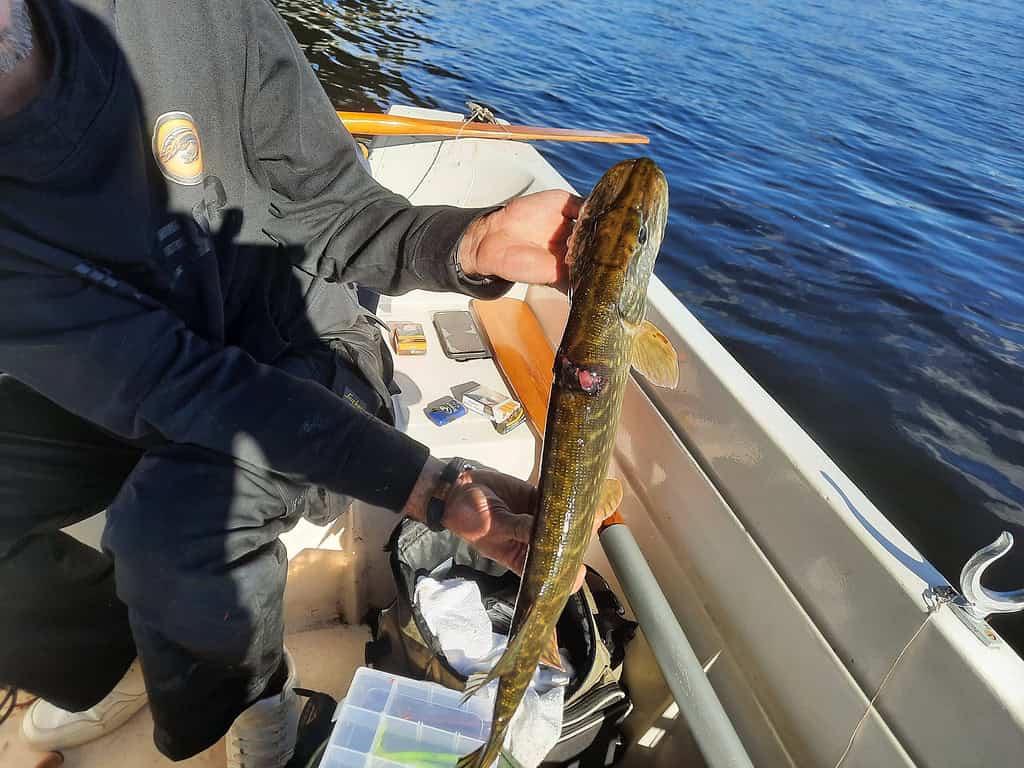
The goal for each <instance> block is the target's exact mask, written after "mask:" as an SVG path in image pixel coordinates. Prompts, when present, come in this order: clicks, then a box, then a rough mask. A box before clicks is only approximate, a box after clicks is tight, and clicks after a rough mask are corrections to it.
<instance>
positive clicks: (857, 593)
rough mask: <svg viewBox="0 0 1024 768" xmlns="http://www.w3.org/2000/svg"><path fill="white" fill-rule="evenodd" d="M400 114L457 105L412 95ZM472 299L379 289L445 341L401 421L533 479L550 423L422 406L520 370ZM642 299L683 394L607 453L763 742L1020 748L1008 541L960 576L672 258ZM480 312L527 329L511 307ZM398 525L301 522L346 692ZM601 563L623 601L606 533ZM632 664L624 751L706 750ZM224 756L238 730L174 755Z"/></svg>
mask: <svg viewBox="0 0 1024 768" xmlns="http://www.w3.org/2000/svg"><path fill="white" fill-rule="evenodd" d="M391 112H392V113H393V114H396V115H407V116H412V117H424V118H431V119H439V120H462V119H463V116H462V115H460V114H456V113H449V112H443V111H439V110H425V109H418V108H411V107H401V106H394V107H392V109H391ZM369 150H370V151H369V153H368V157H367V163H368V166H369V168H370V170H371V171H372V173H373V175H374V176H375V177H376V178H377V180H378V181H379V182H380V183H382V184H383V185H384V186H386V187H388V188H390V189H392V190H394V191H396V192H399V193H401V194H403V195H405V196H406V197H408V198H409V199H410V200H411V201H412V202H413V203H417V204H440V203H443V204H452V205H459V206H484V205H492V204H497V203H501V202H504V201H507V200H508V199H510V198H513V197H515V196H517V195H523V194H527V193H531V192H536V191H540V190H544V189H553V188H559V189H568V190H571V191H576V190H572V187H571V186H570V185H569V184H568V182H567V181H566V180H565V179H564V178H563V177H562V176H561V175H560V174H559V173H558V172H557V171H556V170H555V168H553V167H552V166H551V164H550V163H548V162H547V160H546V159H545V158H544V157H543V156H542V155H541V154H540V153H539V152H538V151H537V150H536V149H535V148H534V147H533V146H532V145H530V144H527V143H523V142H517V141H490V140H487V139H472V138H454V139H440V140H439V139H437V138H409V137H394V136H389V137H379V138H377V139H374V140H373V141H372V142H371V143H370V144H369ZM601 170H603V169H601ZM662 258H664V256H663V257H662ZM469 301H470V300H469V299H468V298H467V297H465V296H460V295H454V294H438V293H429V292H424V291H413V292H411V293H409V294H406V295H404V296H400V297H383V299H382V300H381V303H380V307H379V310H378V314H379V316H380V317H381V319H382V320H384V321H385V322H387V321H398V320H401V321H413V322H419V323H421V324H422V326H423V328H424V331H425V333H426V335H427V346H428V350H430V351H429V352H428V354H427V355H424V356H409V357H397V358H396V379H397V383H398V385H399V386H400V387H401V389H402V393H401V395H400V396H399V399H398V403H399V414H400V416H399V419H400V424H399V426H400V427H401V428H402V429H404V430H406V431H407V432H408V433H409V434H410V435H412V436H413V437H415V438H416V439H417V440H420V441H422V442H424V443H426V444H427V445H429V446H430V447H431V450H432V452H433V453H434V455H437V456H441V457H445V456H456V455H457V456H464V457H467V458H471V459H473V460H476V461H479V462H482V463H484V464H488V465H490V466H493V467H496V468H498V469H501V470H503V471H505V472H508V473H510V474H514V475H517V476H520V477H523V478H533V477H535V473H536V471H537V467H538V465H539V457H540V438H539V436H538V435H537V434H536V432H535V431H531V429H530V428H529V427H520V428H517V429H515V430H513V431H512V432H510V433H508V434H505V435H500V434H498V433H497V432H496V431H495V430H494V429H493V428H492V427H491V425H490V423H489V422H488V421H487V420H486V419H484V418H483V417H476V416H474V415H473V414H470V415H469V416H467V417H465V418H463V419H460V420H459V421H457V422H456V423H455V424H454V425H451V426H447V427H442V428H439V427H437V426H436V425H434V424H433V423H431V422H430V421H429V420H428V419H427V417H426V415H425V414H424V411H423V408H424V406H425V405H426V404H427V403H428V402H430V401H432V400H434V399H436V398H439V397H441V396H443V395H446V394H450V388H451V387H452V386H455V385H458V384H460V383H463V382H466V381H468V380H472V381H477V382H479V383H481V384H484V385H486V386H489V387H492V388H494V389H498V390H499V391H502V392H507V393H509V394H511V395H513V396H516V395H517V389H516V386H515V385H516V384H518V385H519V386H523V382H521V381H520V382H516V381H512V380H511V379H510V378H507V377H505V376H503V374H502V371H501V370H499V368H498V367H497V366H496V365H495V362H494V360H490V359H483V360H479V359H478V360H469V361H463V362H456V361H453V360H450V359H448V358H446V357H445V356H444V355H443V354H441V352H440V346H439V343H438V338H437V334H436V331H435V329H434V326H433V324H432V322H431V319H432V316H433V314H434V313H435V312H438V311H441V310H451V309H466V308H467V306H468V305H469ZM506 301H509V302H514V304H509V305H508V306H510V307H515V308H517V311H519V312H520V313H525V316H529V317H532V318H535V320H536V322H537V323H538V324H539V327H540V328H541V329H542V331H543V334H544V336H545V338H546V340H547V343H548V344H550V345H551V347H552V348H553V347H554V346H555V345H556V344H557V341H558V339H559V338H560V335H561V329H562V326H563V324H564V322H565V318H566V314H567V302H566V299H565V297H564V296H563V295H562V294H560V293H559V292H558V291H556V290H555V289H553V288H549V287H544V286H529V287H528V286H525V285H517V286H515V287H514V288H513V290H512V292H511V293H510V294H509V297H508V299H506ZM648 317H649V319H651V320H652V321H653V322H654V323H655V324H656V325H657V326H658V327H659V328H661V329H662V330H663V331H664V332H665V334H666V335H667V337H668V338H669V340H670V341H671V342H672V343H673V344H674V346H675V348H676V350H677V351H678V352H679V356H680V384H679V386H678V387H677V388H676V389H675V390H671V391H667V390H654V389H652V388H650V387H649V386H647V385H646V384H644V383H642V382H641V381H639V380H637V379H636V378H634V379H633V380H632V381H631V382H630V383H629V386H628V391H627V393H626V397H625V402H624V406H623V413H622V421H621V427H620V434H619V437H618V443H617V446H616V451H615V456H614V459H613V470H612V474H613V475H614V476H616V477H618V478H619V479H620V480H621V482H622V484H623V486H624V498H623V504H622V508H621V515H622V518H623V519H624V520H625V521H626V523H627V525H628V530H629V532H630V533H631V534H632V536H633V537H634V538H635V539H636V541H637V542H638V544H639V546H640V549H641V550H642V552H643V557H644V560H645V561H646V563H647V565H648V566H649V567H650V570H651V571H652V572H653V574H654V577H655V578H656V580H657V583H658V585H660V591H661V593H662V594H663V595H664V597H665V599H666V600H667V604H668V606H669V607H670V609H671V613H672V614H674V616H673V617H671V619H670V620H672V619H674V620H675V621H678V624H679V626H680V627H681V628H682V629H683V630H684V631H685V634H686V637H687V638H688V641H689V644H690V645H691V646H692V648H693V651H694V652H695V654H696V657H697V659H698V660H699V661H700V664H701V666H702V667H704V668H705V670H706V672H707V676H708V678H709V679H710V682H711V684H712V687H713V689H714V692H715V693H716V694H717V699H718V701H719V702H720V705H721V708H722V709H723V710H724V712H725V713H726V715H727V716H728V719H729V721H730V722H731V724H732V727H733V728H734V730H735V733H736V734H737V735H738V737H739V740H740V742H741V743H742V745H743V748H744V749H745V751H746V753H747V754H748V755H749V759H750V762H751V763H752V764H753V765H757V766H768V767H770V768H774V767H776V766H779V767H780V768H781V767H785V766H815V767H817V766H824V767H826V768H833V766H836V767H837V768H838V767H839V766H845V767H846V768H853V767H854V766H870V767H872V768H889V767H890V766H892V767H894V768H895V767H899V766H906V767H908V768H909V767H910V766H919V767H921V768H925V767H927V768H965V767H966V766H994V765H1011V764H1019V762H1020V760H1021V755H1024V660H1022V659H1021V658H1020V657H1019V656H1018V655H1017V654H1016V653H1015V652H1014V651H1013V649H1012V648H1010V647H1009V646H1008V645H1007V644H1006V643H1005V642H1003V641H1002V640H1001V638H1000V637H999V636H998V634H997V633H995V632H993V631H992V630H991V628H990V627H989V626H988V624H987V623H986V622H985V621H984V618H983V617H984V615H985V614H986V613H987V612H989V611H990V610H1003V609H1005V610H1010V609H1011V608H1013V607H1017V603H1019V602H1022V600H1021V599H1020V596H1015V597H1013V596H1006V595H999V594H994V593H992V592H990V591H988V590H985V589H984V588H983V587H981V586H980V577H981V575H982V574H983V572H984V568H985V567H987V565H988V564H989V563H990V562H991V561H992V560H993V559H995V557H997V556H998V555H999V554H1000V553H1002V552H1005V550H1006V549H1007V548H1008V546H1009V543H1008V542H1007V541H1006V540H1003V541H1002V542H1000V543H998V544H997V546H996V548H995V549H991V550H989V551H985V552H982V553H980V554H979V555H978V556H977V557H976V558H974V559H972V562H971V563H970V564H968V566H969V567H968V568H966V569H965V577H966V578H965V580H964V584H962V585H958V586H961V589H960V590H957V589H955V588H954V586H953V585H951V584H949V583H948V582H947V581H946V579H944V578H943V577H942V575H941V574H939V573H938V571H937V570H936V569H935V568H934V567H933V566H932V565H931V564H930V563H928V562H927V561H926V560H925V559H924V558H923V557H922V556H921V555H920V554H919V553H918V551H917V550H916V549H915V548H914V546H913V545H912V544H911V542H909V541H907V539H906V538H905V537H904V536H903V535H902V534H901V533H900V532H899V530H898V529H897V528H896V527H895V526H894V525H893V524H892V523H891V522H890V521H889V520H888V519H887V518H886V516H885V515H884V514H883V513H882V512H881V511H880V510H878V509H877V508H876V507H875V506H874V505H873V504H872V503H871V501H870V500H869V499H868V498H867V497H866V496H865V495H864V493H862V492H861V491H860V490H859V489H858V488H857V486H856V485H855V484H854V483H853V482H852V481H851V480H850V478H849V477H847V476H846V475H845V474H844V473H843V471H842V469H841V468H840V467H838V466H837V465H836V464H835V463H834V462H833V461H832V460H831V459H830V458H829V457H828V455H826V453H825V452H824V451H823V450H822V449H821V448H820V447H819V446H818V445H817V444H815V442H814V441H813V440H812V439H811V438H810V437H809V436H808V434H807V433H806V432H805V431H804V430H803V429H801V428H800V426H799V425H798V424H797V423H796V422H795V421H794V420H793V419H792V418H790V417H789V416H788V415H787V414H786V412H785V411H784V410H783V409H782V408H781V407H780V406H779V404H778V403H776V402H775V401H774V400H773V399H772V398H771V397H770V396H769V395H768V394H767V393H766V392H765V391H764V390H763V389H762V388H761V387H760V386H759V385H758V384H757V382H756V381H754V379H753V378H751V376H750V375H749V374H748V373H747V372H746V371H745V370H744V369H743V368H742V367H741V366H740V365H739V364H738V363H737V362H736V360H735V359H734V358H733V357H732V356H730V354H729V353H728V352H727V351H726V350H725V349H724V348H723V347H722V345H721V344H720V343H719V342H718V341H716V339H715V338H714V337H713V336H712V335H711V333H709V332H708V330H707V329H706V328H704V327H703V326H702V325H701V323H700V322H699V321H698V320H697V318H696V317H694V315H693V314H692V313H691V312H690V311H689V310H687V308H686V307H685V306H683V304H681V303H680V301H679V300H678V299H677V298H676V297H675V296H674V295H673V294H672V292H671V291H670V290H669V289H668V288H667V287H666V286H665V285H664V283H662V282H661V281H660V280H659V279H658V278H657V277H655V278H653V279H652V281H651V286H650V291H649V302H648ZM485 330H486V331H487V332H488V334H492V335H500V334H505V336H504V337H503V339H502V343H504V344H510V345H513V346H514V345H515V344H516V343H517V337H516V334H515V328H514V327H513V328H509V327H505V328H504V329H503V328H500V327H498V328H495V327H491V328H485ZM491 341H492V345H493V344H494V343H495V339H493V338H492V339H491ZM522 352H523V354H527V353H528V350H522ZM328 501H329V503H331V499H330V498H329V500H328ZM396 523H397V519H396V518H395V516H394V515H393V514H391V513H389V512H385V511H382V510H379V509H372V508H368V507H366V506H365V505H362V504H358V503H357V504H355V505H354V506H353V507H352V508H351V509H350V510H348V511H346V512H345V513H344V514H342V515H341V517H339V518H338V519H337V520H336V521H335V522H334V523H333V524H331V525H329V526H326V527H318V526H316V525H313V524H312V523H310V522H308V521H302V522H301V523H300V524H299V525H298V526H297V527H296V528H295V529H293V530H292V531H290V532H289V533H287V534H286V535H285V536H284V537H283V540H284V542H285V544H286V546H287V548H288V552H289V561H290V565H289V575H288V587H287V593H286V608H285V613H286V631H287V639H286V643H287V645H288V647H289V649H290V650H291V652H292V654H293V656H294V657H295V659H296V662H297V666H298V670H299V674H300V677H301V679H302V683H303V684H304V685H305V686H306V687H310V688H314V689H317V690H322V691H325V692H327V693H330V694H331V695H333V696H334V697H335V698H339V699H340V698H341V697H343V696H344V695H345V690H346V688H347V686H348V684H349V682H350V680H351V678H352V675H353V674H354V672H355V670H356V669H357V668H358V667H359V666H361V665H362V664H363V652H364V644H365V642H366V641H367V640H368V639H369V638H370V634H369V630H368V628H367V626H366V624H364V623H363V621H364V618H365V617H366V615H367V612H368V611H369V610H370V609H371V608H374V607H383V606H385V605H387V604H388V603H389V602H390V600H391V599H392V596H393V591H394V588H393V583H392V575H391V572H390V570H389V568H388V565H387V561H386V558H385V557H384V556H383V555H382V552H381V548H382V546H383V544H384V542H385V541H386V539H387V537H388V535H389V534H390V532H391V530H392V529H393V527H394V525H395V524H396ZM101 528H102V519H101V518H94V519H93V520H89V521H86V522H85V523H81V524H79V525H77V526H75V527H73V528H72V529H69V530H70V531H71V532H72V533H73V534H74V535H76V536H78V537H79V538H81V539H82V540H83V541H87V542H90V543H93V544H96V543H98V540H99V532H100V530H101ZM587 561H588V563H590V564H591V565H592V566H593V567H595V568H596V569H597V570H598V571H599V572H600V573H601V574H603V575H604V576H606V577H607V578H608V579H609V580H610V581H611V583H612V585H613V587H614V588H615V589H616V590H617V591H618V592H619V594H620V595H621V596H622V597H623V598H624V600H625V601H626V602H627V604H628V603H629V599H630V595H629V594H624V593H623V591H622V586H621V582H620V580H619V579H618V578H616V568H613V567H612V564H611V563H610V562H609V559H608V557H607V556H606V553H605V551H604V549H603V548H602V546H601V542H600V541H595V543H594V544H592V546H591V549H590V551H589V553H588V557H587ZM616 567H617V568H619V569H621V568H622V564H621V563H617V564H616ZM620 572H621V571H620ZM961 593H962V594H961ZM634 597H636V595H634ZM641 630H643V621H641ZM625 670H626V671H625V675H626V677H625V680H626V683H627V685H628V686H629V689H630V693H631V696H632V699H633V703H634V710H633V712H632V713H631V714H630V716H629V718H628V719H627V721H626V723H625V725H624V728H625V731H626V734H627V736H628V737H629V739H630V741H631V744H630V746H629V748H628V749H627V750H626V751H625V753H624V756H623V758H622V760H621V761H620V764H621V765H623V766H627V767H631V766H670V765H671V766H678V765H687V766H689V765H694V766H699V765H704V764H709V765H713V763H712V762H711V761H707V762H706V761H705V758H704V757H703V756H702V753H701V749H700V747H699V745H698V743H697V741H696V740H695V739H694V738H693V730H692V729H691V728H690V727H689V726H688V725H687V722H688V719H692V717H693V713H692V712H689V711H688V710H687V706H688V705H687V702H685V701H684V702H682V704H679V703H677V702H676V701H675V700H674V699H673V696H672V693H671V691H670V688H669V686H668V685H666V682H665V675H664V673H663V672H662V670H661V668H660V667H659V664H658V662H657V659H656V657H655V654H654V653H653V652H652V649H651V645H650V643H649V642H647V640H646V635H645V633H643V632H641V636H639V637H638V638H637V640H635V641H634V642H632V643H631V644H630V646H629V650H628V655H627V659H626V668H625ZM18 719H19V715H16V716H15V717H12V718H11V719H10V720H9V721H8V722H7V723H6V724H4V725H3V727H2V728H0V762H2V763H3V764H4V765H11V766H21V765H34V760H35V759H36V756H35V755H34V753H30V752H29V751H28V750H27V749H26V747H25V746H24V745H23V744H22V743H21V741H20V739H19V738H18V736H17V728H18ZM150 729H151V722H150V721H149V716H148V711H147V710H143V711H142V712H140V713H139V714H138V715H136V716H135V718H133V720H131V721H130V722H129V723H128V724H127V725H125V726H124V727H122V728H121V729H120V730H118V731H116V732H115V733H113V734H111V735H110V736H108V737H106V738H104V739H101V740H99V741H96V742H93V743H92V744H88V745H85V746H83V747H80V748H77V749H72V750H68V752H67V755H66V757H67V764H68V765H69V766H75V768H91V767H92V766H103V768H118V767H119V766H131V768H142V767H143V766H157V765H164V764H165V763H166V761H165V760H164V759H163V758H162V757H161V756H160V755H159V754H158V753H157V752H156V750H155V748H154V747H153V745H152V742H151V736H150ZM223 764H224V758H223V744H222V743H221V744H218V745H216V746H214V747H212V748H211V749H210V750H207V751H206V752H204V753H203V754H201V755H198V756H196V757H195V758H193V759H190V760H187V761H184V762H183V763H181V765H183V766H215V765H223Z"/></svg>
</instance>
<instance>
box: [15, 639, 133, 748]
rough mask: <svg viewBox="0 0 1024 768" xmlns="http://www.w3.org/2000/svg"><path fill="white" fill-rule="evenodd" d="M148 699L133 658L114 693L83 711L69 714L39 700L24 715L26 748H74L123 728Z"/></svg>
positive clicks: (23, 724) (23, 728) (22, 728)
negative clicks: (27, 745)
mask: <svg viewBox="0 0 1024 768" xmlns="http://www.w3.org/2000/svg"><path fill="white" fill-rule="evenodd" d="M148 700H149V698H148V697H147V696H146V684H145V683H144V682H143V680H142V667H141V666H139V660H138V659H136V660H135V661H133V662H132V665H131V666H130V667H128V671H127V672H125V673H124V677H122V678H121V680H120V682H118V684H117V685H115V686H114V690H112V691H111V692H110V693H108V694H107V695H106V696H105V697H104V698H103V700H102V701H100V702H99V703H98V704H97V705H96V706H94V707H92V708H90V709H87V710H85V711H84V712H68V711H67V710H65V709H60V708H59V707H57V706H55V705H53V704H51V703H50V702H48V701H43V700H42V699H39V700H38V701H36V702H35V703H34V704H33V705H32V706H31V707H29V708H28V712H26V713H25V718H24V719H23V720H22V721H21V735H22V737H24V739H25V741H27V742H28V744H29V746H31V747H32V748H33V749H39V750H42V751H49V750H56V749H66V748H67V747H77V746H78V745H79V744H85V743H86V742H89V741H92V740H93V739H98V738H99V737H100V736H105V735H106V734H108V733H110V732H111V731H113V730H115V729H117V728H119V727H120V726H122V725H124V724H125V723H126V722H127V721H128V719H129V718H130V717H131V716H132V715H134V714H135V713H136V712H138V711H139V710H140V709H142V708H143V707H144V706H145V705H146V702H147V701H148Z"/></svg>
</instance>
